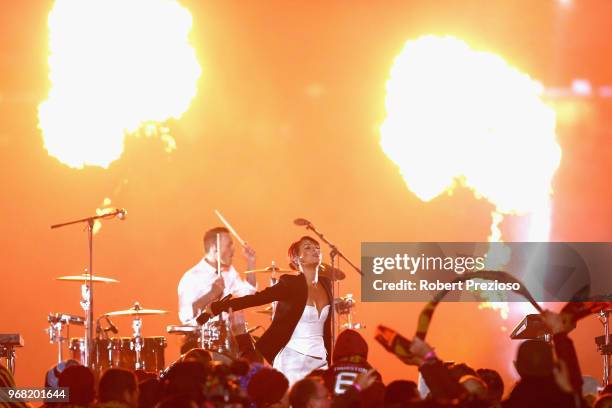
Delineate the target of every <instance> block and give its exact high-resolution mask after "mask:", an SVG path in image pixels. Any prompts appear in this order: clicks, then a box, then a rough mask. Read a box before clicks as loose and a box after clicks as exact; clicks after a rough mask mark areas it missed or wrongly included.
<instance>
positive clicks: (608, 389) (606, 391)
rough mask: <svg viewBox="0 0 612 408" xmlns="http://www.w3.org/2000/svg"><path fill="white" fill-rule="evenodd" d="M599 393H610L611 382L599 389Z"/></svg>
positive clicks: (611, 388) (611, 392)
mask: <svg viewBox="0 0 612 408" xmlns="http://www.w3.org/2000/svg"><path fill="white" fill-rule="evenodd" d="M599 394H600V395H603V394H612V384H608V385H606V386H605V387H604V389H603V390H601V392H600V393H599Z"/></svg>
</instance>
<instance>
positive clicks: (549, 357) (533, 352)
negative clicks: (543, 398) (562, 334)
mask: <svg viewBox="0 0 612 408" xmlns="http://www.w3.org/2000/svg"><path fill="white" fill-rule="evenodd" d="M514 365H515V366H516V371H518V373H519V375H520V376H521V378H523V379H524V378H541V377H549V376H552V374H553V365H554V360H553V351H552V347H551V345H550V344H549V343H547V342H545V341H542V340H526V341H524V342H523V343H522V344H521V345H520V346H519V349H518V352H517V355H516V361H515V363H514Z"/></svg>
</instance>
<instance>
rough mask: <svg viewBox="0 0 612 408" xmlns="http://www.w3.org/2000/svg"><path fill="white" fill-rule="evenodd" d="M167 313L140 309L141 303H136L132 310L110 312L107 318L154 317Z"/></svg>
mask: <svg viewBox="0 0 612 408" xmlns="http://www.w3.org/2000/svg"><path fill="white" fill-rule="evenodd" d="M165 313H168V311H167V310H159V309H143V308H141V307H140V303H138V302H136V303H134V306H132V307H131V308H130V309H127V310H118V311H116V312H109V313H106V316H152V315H160V314H165Z"/></svg>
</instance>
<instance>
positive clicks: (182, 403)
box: [155, 395, 202, 408]
mask: <svg viewBox="0 0 612 408" xmlns="http://www.w3.org/2000/svg"><path fill="white" fill-rule="evenodd" d="M201 406H202V405H201V404H200V405H198V404H197V403H196V402H195V401H194V400H192V399H191V398H189V396H187V395H171V396H169V397H166V398H164V399H163V400H162V401H161V402H160V403H159V404H157V406H156V407H155V408H199V407H201Z"/></svg>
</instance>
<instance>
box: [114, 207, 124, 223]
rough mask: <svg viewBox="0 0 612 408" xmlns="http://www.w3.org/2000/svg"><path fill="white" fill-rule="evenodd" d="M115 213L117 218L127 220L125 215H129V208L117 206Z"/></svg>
mask: <svg viewBox="0 0 612 408" xmlns="http://www.w3.org/2000/svg"><path fill="white" fill-rule="evenodd" d="M115 215H116V216H117V218H119V219H120V220H122V221H123V220H125V217H127V210H126V209H125V208H117V209H116V210H115Z"/></svg>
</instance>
